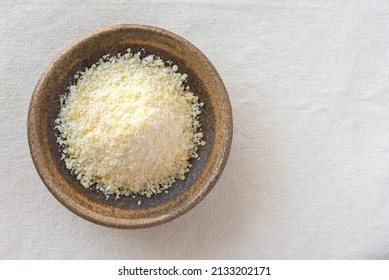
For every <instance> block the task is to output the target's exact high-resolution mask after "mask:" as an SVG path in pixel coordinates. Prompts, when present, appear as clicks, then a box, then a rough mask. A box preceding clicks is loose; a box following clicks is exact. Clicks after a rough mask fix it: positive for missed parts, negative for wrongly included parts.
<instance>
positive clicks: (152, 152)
mask: <svg viewBox="0 0 389 280" xmlns="http://www.w3.org/2000/svg"><path fill="white" fill-rule="evenodd" d="M168 64H169V63H168ZM177 71H178V67H177V65H173V66H171V63H170V64H169V65H167V64H165V62H164V61H163V60H162V59H160V58H158V57H155V56H153V55H149V56H147V57H144V58H143V59H142V58H141V57H140V53H137V54H132V53H131V51H130V50H128V52H127V53H125V54H124V55H120V54H119V55H117V56H115V57H109V56H108V55H105V56H104V57H103V58H101V59H100V60H99V62H98V63H96V64H93V65H92V66H91V67H90V68H88V69H85V71H84V72H81V73H77V74H76V75H75V78H76V79H77V80H76V83H75V84H73V85H71V86H70V87H69V89H68V92H67V93H66V94H65V95H64V96H62V97H61V98H60V103H61V104H60V112H59V115H58V118H57V119H56V120H55V122H56V129H57V130H58V132H59V134H58V136H57V142H58V143H59V144H60V147H61V151H62V159H63V160H64V161H65V164H66V168H68V169H70V170H71V172H73V173H74V174H75V175H76V176H77V179H78V180H79V181H80V182H81V184H82V185H83V186H84V187H86V188H89V187H90V186H92V185H96V187H97V188H98V189H100V190H102V191H103V192H104V193H105V194H107V195H110V194H116V195H117V196H119V195H122V194H124V195H126V196H129V195H133V194H141V195H146V196H147V197H150V196H151V195H153V194H155V193H161V192H162V191H164V190H167V189H168V188H169V187H170V186H171V185H172V184H173V183H174V182H175V181H176V180H177V179H180V180H185V174H186V173H187V172H189V168H190V167H191V165H190V163H189V159H190V158H199V156H198V155H197V149H198V146H199V145H205V142H204V141H203V140H202V138H203V133H202V132H198V130H200V127H201V125H200V122H199V120H198V117H199V115H200V113H201V111H200V107H201V106H202V105H203V103H199V102H198V97H197V96H195V95H193V93H192V92H190V91H189V88H188V87H185V88H184V83H185V81H186V79H187V75H186V74H180V73H178V72H177Z"/></svg>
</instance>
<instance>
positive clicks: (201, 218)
mask: <svg viewBox="0 0 389 280" xmlns="http://www.w3.org/2000/svg"><path fill="white" fill-rule="evenodd" d="M0 6H1V8H0V24H1V29H0V71H1V72H0V104H1V107H0V132H1V133H0V157H1V161H0V167H1V168H0V172H1V173H0V176H1V180H0V187H1V193H2V196H1V202H0V225H1V226H0V258H1V259H388V258H389V202H388V201H389V32H388V31H389V17H388V14H389V2H388V1H335V0H332V1H321V0H316V1H309V0H298V1H283V0H276V1H270V0H265V1H226V0H224V1H216V0H215V1H199V0H197V1H174V0H164V1H156V0H139V1H124V0H118V1H106V0H96V1H78V0H70V1H20V0H19V1H15V0H2V1H1V2H0ZM117 23H140V24H148V25H154V26H158V27H162V28H165V29H168V30H170V31H172V32H174V33H176V34H179V35H181V36H183V37H185V38H186V39H187V40H189V41H191V42H192V43H193V44H195V45H196V46H197V47H198V48H199V49H200V50H202V52H203V53H204V54H205V55H206V56H207V57H208V58H209V59H210V60H211V61H212V63H213V64H214V65H215V67H216V68H217V70H218V71H219V74H220V75H221V77H222V78H223V80H224V82H225V85H226V87H227V90H228V92H229V95H230V99H231V104H232V109H233V115H234V138H233V144H232V149H231V154H230V157H229V161H228V163H227V166H226V168H225V170H224V172H223V175H222V177H221V178H220V180H219V181H218V183H217V184H216V186H215V187H214V189H213V190H212V192H211V193H210V194H209V195H208V196H207V197H206V198H205V200H204V201H202V202H201V203H200V204H199V205H198V206H196V207H195V208H194V209H193V210H191V211H190V212H189V213H187V214H185V215H184V216H182V217H180V218H178V219H176V220H174V221H172V222H170V223H167V224H164V225H161V226H158V227H154V228H149V229H142V230H120V229H111V228H106V227H103V226H99V225H95V224H93V223H90V222H88V221H86V220H83V219H82V218H79V217H78V216H76V215H74V214H73V213H71V212H70V211H69V210H67V209H66V208H65V207H63V206H62V205H61V204H60V203H59V202H58V201H57V200H56V199H55V198H54V197H53V196H52V195H51V194H50V193H49V191H48V190H47V189H46V188H45V186H44V185H43V183H42V182H41V180H40V178H39V176H38V174H37V172H36V170H35V168H34V165H33V163H32V160H31V157H30V155H29V148H28V144H27V136H26V130H27V128H26V120H27V111H28V105H29V101H30V98H31V94H32V91H33V89H34V86H35V84H36V82H37V81H38V79H39V77H40V75H41V73H42V71H43V70H44V69H45V67H46V66H47V65H48V63H49V62H50V61H51V60H52V59H53V58H54V57H55V56H56V54H57V53H58V52H59V51H60V50H61V49H63V48H64V47H66V46H67V45H69V44H70V43H72V42H73V41H74V40H76V39H77V38H79V37H81V36H82V35H84V34H85V33H87V32H89V31H92V30H94V29H98V28H101V27H104V26H107V25H112V24H117Z"/></svg>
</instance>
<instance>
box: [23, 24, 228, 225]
mask: <svg viewBox="0 0 389 280" xmlns="http://www.w3.org/2000/svg"><path fill="white" fill-rule="evenodd" d="M128 48H131V50H132V52H133V53H135V52H138V51H139V52H140V53H141V56H147V55H149V54H154V55H156V56H159V57H161V58H162V59H163V60H164V61H168V60H170V61H172V62H173V64H176V65H177V66H178V69H179V70H178V71H179V72H181V73H186V74H188V82H187V85H188V86H189V87H190V89H191V91H193V92H194V93H195V94H196V95H198V96H199V98H200V101H201V102H204V104H205V105H204V107H203V110H202V114H201V116H200V122H201V124H202V131H203V134H204V141H206V143H207V144H206V146H202V147H200V148H199V150H198V154H199V156H200V160H195V159H192V160H191V164H192V168H191V169H190V172H189V173H188V174H187V176H186V177H187V178H186V179H185V180H184V181H181V180H177V182H176V183H175V184H173V186H172V187H171V188H170V189H169V191H168V193H164V192H163V193H161V194H157V195H154V196H152V197H151V198H145V197H143V196H136V197H135V198H133V197H132V196H130V197H125V196H121V197H120V199H115V196H110V197H109V198H107V197H106V196H105V195H104V194H103V193H102V192H101V191H99V190H96V189H95V188H94V187H91V188H89V189H86V188H84V187H83V186H82V185H81V184H80V182H79V181H78V180H77V179H76V176H75V175H74V174H71V173H70V171H69V170H68V169H66V167H65V164H64V161H62V160H61V159H60V158H61V154H60V150H59V146H58V144H57V143H56V133H57V132H56V130H55V129H54V126H55V123H54V120H55V119H56V118H57V115H58V112H59V97H60V95H62V94H63V93H65V92H66V91H67V88H68V86H69V85H71V84H73V83H74V81H75V78H74V75H75V73H76V72H77V71H83V70H84V69H85V68H87V67H90V66H91V65H92V64H93V63H96V62H97V61H98V60H99V59H100V58H101V57H102V56H103V55H105V54H110V55H116V54H118V53H125V52H126V50H127V49H128ZM28 125H29V143H30V148H31V154H32V157H33V160H34V163H35V165H36V167H37V170H38V172H39V174H40V175H41V178H42V180H43V181H44V183H45V184H46V186H47V187H48V189H49V190H50V191H51V192H52V193H53V195H54V196H55V197H56V198H57V199H58V200H59V201H60V202H61V203H63V204H64V205H65V206H66V207H68V208H69V209H70V210H72V211H73V212H75V213H76V214H78V215H80V216H82V217H84V218H86V219H88V220H91V221H93V222H97V223H100V224H104V225H108V226H115V227H127V228H136V227H144V226H151V225H154V224H158V223H161V222H164V221H167V220H170V219H172V218H174V217H175V216H178V215H180V214H182V213H184V212H186V211H187V210H189V209H190V208H192V207H193V206H194V205H195V204H196V203H197V202H198V201H199V200H201V199H202V198H203V197H204V196H205V195H206V193H207V192H208V191H209V190H210V189H211V188H212V186H213V184H214V183H215V182H216V180H217V178H218V176H219V175H220V173H221V171H222V169H223V167H224V164H225V160H226V158H227V156H228V151H229V146H230V141H231V133H232V127H231V126H232V125H231V110H230V105H229V101H228V96H227V94H226V91H225V88H224V85H223V83H222V81H221V79H220V77H219V76H218V74H217V73H216V71H215V69H214V68H213V66H212V65H211V64H210V62H209V61H208V60H207V59H206V58H205V56H204V55H202V54H201V53H200V52H199V51H198V50H197V49H196V48H195V47H194V46H193V45H191V44H190V43H188V42H187V41H185V40H184V39H182V38H180V37H178V36H176V35H174V34H172V33H170V32H167V31H165V30H161V29H158V28H152V27H145V26H134V25H121V26H116V27H111V28H107V29H104V30H101V31H98V32H95V33H92V34H90V35H87V36H86V37H84V38H83V39H81V40H79V41H78V42H76V43H75V44H73V45H72V46H70V47H69V48H67V49H66V50H64V51H63V52H62V53H61V54H60V55H59V56H58V57H57V58H56V59H55V60H54V61H53V63H52V64H51V65H50V66H49V68H48V70H47V71H46V72H45V73H44V74H43V75H42V78H41V80H40V81H39V82H38V85H37V87H36V89H35V92H34V94H33V98H32V101H31V105H30V112H29V120H28ZM161 141H163V139H161ZM139 200H140V201H141V204H140V205H139V204H138V201H139Z"/></svg>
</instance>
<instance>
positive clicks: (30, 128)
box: [27, 24, 233, 229]
mask: <svg viewBox="0 0 389 280" xmlns="http://www.w3.org/2000/svg"><path fill="white" fill-rule="evenodd" d="M118 29H141V30H146V31H149V32H155V33H161V34H162V35H164V36H166V37H170V38H172V39H174V40H177V41H180V42H182V43H184V44H186V45H187V46H188V47H189V48H192V49H194V50H195V51H196V52H197V54H198V55H199V56H200V57H201V59H202V60H203V61H204V62H205V63H206V64H207V67H209V68H210V70H211V71H212V72H213V74H214V75H215V77H216V79H217V81H218V83H219V85H220V88H221V94H222V100H221V102H223V107H224V108H225V109H226V111H225V115H224V119H222V123H223V125H224V126H225V127H226V128H227V129H226V133H225V134H224V136H223V137H224V138H223V141H222V143H221V145H222V147H221V149H220V150H223V156H222V158H221V159H220V160H218V161H217V163H216V164H215V165H214V166H213V170H214V172H212V174H213V176H211V177H210V178H208V180H207V181H206V183H205V184H204V185H203V186H202V188H201V190H200V191H199V192H197V193H195V195H194V196H191V197H189V198H188V199H186V200H185V203H181V205H180V207H179V208H178V209H176V210H175V211H174V212H172V213H167V214H164V215H159V216H155V217H147V218H139V219H128V218H117V217H112V216H106V215H103V214H102V213H98V212H95V211H92V210H91V209H89V208H87V207H85V206H84V205H81V204H80V203H77V202H76V201H73V200H69V199H70V198H69V196H68V195H66V194H65V193H64V192H63V191H61V187H58V186H57V185H56V182H54V181H52V180H50V178H48V177H47V175H48V173H50V172H49V170H48V168H47V167H45V166H44V165H42V164H41V163H42V160H41V157H42V156H41V153H42V152H43V151H42V150H43V149H42V147H41V146H40V144H39V142H40V139H38V137H36V133H37V122H36V121H34V120H36V118H37V117H38V115H39V112H38V110H36V106H34V105H35V104H36V103H37V100H38V97H39V95H40V92H41V90H42V87H43V86H44V85H45V82H46V81H47V79H48V75H49V74H50V73H52V72H53V70H54V68H55V66H56V64H57V62H59V61H60V60H61V58H63V57H64V56H65V55H66V54H67V53H69V52H70V51H71V50H72V49H73V48H75V47H76V46H78V45H79V44H80V43H82V42H85V41H87V40H89V39H91V38H93V37H95V36H99V35H101V34H104V33H107V32H112V31H115V30H118ZM232 134H233V122H232V109H231V103H230V99H229V96H228V93H227V90H226V88H225V85H224V83H223V81H222V79H221V77H220V75H219V73H218V72H217V71H216V69H215V67H214V66H213V64H212V63H211V62H210V61H209V59H208V58H207V57H206V56H205V55H204V54H203V53H202V52H201V51H200V50H199V49H198V48H197V47H196V46H194V45H193V44H192V43H190V42H189V41H187V40H186V39H184V38H183V37H181V36H179V35H177V34H174V33H173V32H170V31H168V30H165V29H162V28H160V27H155V26H150V25H143V24H116V25H109V26H106V27H103V28H100V29H97V30H93V31H91V32H89V33H86V34H85V35H83V36H82V37H80V38H79V39H77V40H76V41H74V42H73V43H71V44H70V45H68V46H67V47H65V48H64V49H63V50H62V51H60V52H59V53H58V54H57V55H56V56H55V57H54V59H52V61H51V62H50V63H49V65H48V66H47V67H46V69H45V70H44V71H43V72H42V74H41V76H40V78H39V80H38V82H37V84H36V86H35V88H34V91H33V94H32V97H31V101H30V104H29V109H28V117H27V137H28V145H29V149H30V155H31V157H32V160H33V163H34V166H35V168H36V170H37V172H38V174H39V176H40V178H41V180H42V181H43V183H44V185H45V186H46V187H47V189H48V190H49V191H50V192H51V194H52V195H53V196H54V197H55V198H56V199H57V200H58V201H59V202H60V203H61V204H62V205H64V206H65V207H66V208H68V209H69V210H70V211H72V212H73V213H75V214H76V215H78V216H80V217H82V218H84V219H86V220H89V221H91V222H94V223H97V224H100V225H104V226H108V227H115V228H127V229H137V228H146V227H152V226H156V225H159V224H162V223H165V222H168V221H171V220H173V219H175V218H177V217H179V216H181V215H183V214H185V213H186V212H188V211H189V210H191V209H192V208H193V207H195V206H196V205H197V204H198V203H199V202H200V201H201V200H202V199H203V198H204V197H205V196H206V195H207V194H208V193H209V192H210V191H211V189H212V188H213V186H214V185H215V184H216V182H217V180H218V179H219V177H220V175H221V173H222V171H223V169H224V167H225V165H226V162H227V159H228V156H229V152H230V149H231V143H232Z"/></svg>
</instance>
